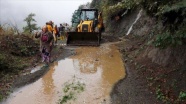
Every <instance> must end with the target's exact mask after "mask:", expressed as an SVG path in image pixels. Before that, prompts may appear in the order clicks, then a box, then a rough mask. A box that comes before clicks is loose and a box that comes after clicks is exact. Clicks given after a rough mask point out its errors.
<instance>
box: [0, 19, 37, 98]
mask: <svg viewBox="0 0 186 104" xmlns="http://www.w3.org/2000/svg"><path fill="white" fill-rule="evenodd" d="M29 18H30V19H31V21H32V20H33V17H29ZM25 21H28V17H27V18H26V19H25ZM27 23H29V22H27ZM27 27H29V26H27ZM30 28H31V29H35V25H32V24H31V27H30ZM24 29H25V32H24V33H21V32H20V31H19V29H18V28H17V25H9V24H1V25H0V76H1V77H0V101H1V100H3V98H4V97H6V96H7V95H8V94H9V93H10V91H9V90H10V88H11V86H12V83H13V80H14V79H15V78H16V77H18V76H19V75H20V73H22V72H23V71H24V70H23V69H25V68H27V67H30V66H32V65H33V63H34V62H36V60H37V55H38V52H39V50H38V49H39V47H38V46H39V41H37V40H34V38H33V34H31V33H30V31H29V32H28V31H27V28H26V27H25V28H24Z"/></svg>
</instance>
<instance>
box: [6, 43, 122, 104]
mask: <svg viewBox="0 0 186 104" xmlns="http://www.w3.org/2000/svg"><path fill="white" fill-rule="evenodd" d="M49 68H50V70H49V71H48V72H47V73H46V74H45V75H44V76H43V77H42V78H40V79H39V80H37V81H36V82H34V83H32V84H29V85H26V86H24V87H22V88H19V89H16V90H15V91H14V92H13V93H12V94H11V95H10V97H9V98H8V99H7V101H6V102H4V103H5V104H56V103H59V99H60V98H62V96H63V95H64V92H63V90H62V89H63V87H64V83H66V82H70V81H71V80H73V78H76V79H77V80H78V81H80V82H81V83H84V84H85V90H84V91H83V92H82V93H79V94H78V95H77V98H76V100H71V101H69V102H67V104H68V103H71V104H83V103H85V104H98V103H99V104H100V103H109V99H110V91H111V90H112V87H113V85H114V84H115V83H116V82H117V81H118V80H120V79H122V78H123V77H124V76H125V69H124V65H123V62H122V59H121V55H120V53H119V51H118V49H117V47H116V46H115V45H109V44H104V45H102V46H100V47H80V48H77V49H76V55H74V56H72V57H69V58H66V59H64V60H61V61H58V62H54V63H53V64H52V65H50V67H49Z"/></svg>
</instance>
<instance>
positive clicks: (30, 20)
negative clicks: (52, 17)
mask: <svg viewBox="0 0 186 104" xmlns="http://www.w3.org/2000/svg"><path fill="white" fill-rule="evenodd" d="M34 16H35V14H34V13H30V14H29V15H28V16H27V17H26V18H25V19H24V21H25V22H26V23H27V26H25V27H23V30H24V32H29V33H32V32H33V30H38V27H37V24H36V23H34V22H36V20H35V19H34Z"/></svg>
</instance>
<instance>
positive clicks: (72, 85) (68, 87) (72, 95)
mask: <svg viewBox="0 0 186 104" xmlns="http://www.w3.org/2000/svg"><path fill="white" fill-rule="evenodd" d="M75 78H76V77H75V76H74V77H73V79H72V81H68V82H66V83H65V87H64V88H63V92H64V94H65V95H64V96H63V98H62V99H60V104H64V103H67V102H68V101H70V100H75V99H76V97H77V94H79V93H81V92H83V91H84V89H85V84H84V83H80V82H79V81H76V79H75Z"/></svg>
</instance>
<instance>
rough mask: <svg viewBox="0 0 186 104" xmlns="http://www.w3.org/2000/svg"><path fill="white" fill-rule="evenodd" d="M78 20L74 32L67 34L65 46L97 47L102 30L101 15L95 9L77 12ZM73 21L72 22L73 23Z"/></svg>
mask: <svg viewBox="0 0 186 104" xmlns="http://www.w3.org/2000/svg"><path fill="white" fill-rule="evenodd" d="M79 11H80V13H79V18H80V19H81V20H79V21H78V22H77V21H76V23H78V25H77V27H75V31H74V32H72V31H71V32H67V45H85V46H87V45H88V46H89V45H92V46H99V45H100V40H101V30H102V29H103V27H104V26H103V19H102V14H101V13H98V10H97V9H81V10H79ZM74 22H75V21H72V23H74Z"/></svg>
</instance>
